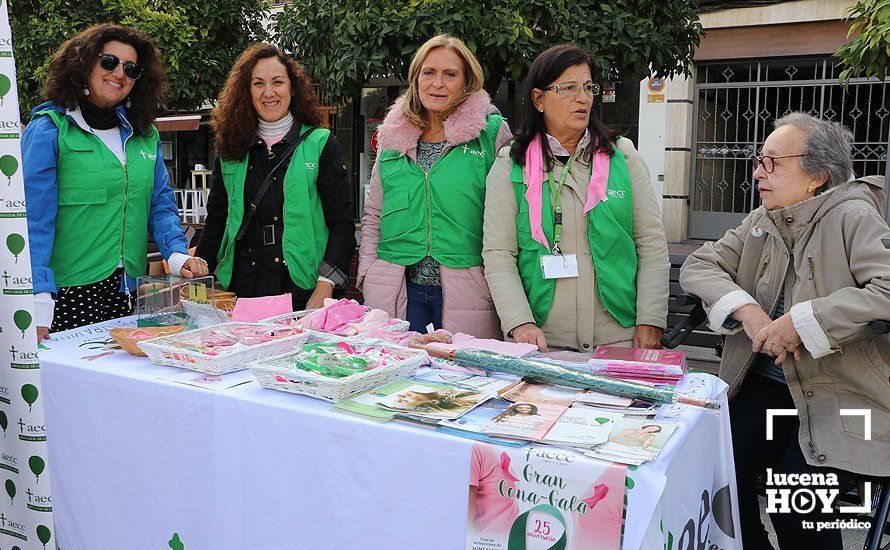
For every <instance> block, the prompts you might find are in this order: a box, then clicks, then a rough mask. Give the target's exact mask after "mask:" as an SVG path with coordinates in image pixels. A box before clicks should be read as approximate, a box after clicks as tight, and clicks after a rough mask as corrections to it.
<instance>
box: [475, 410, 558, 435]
mask: <svg viewBox="0 0 890 550" xmlns="http://www.w3.org/2000/svg"><path fill="white" fill-rule="evenodd" d="M566 410H568V407H566V406H565V405H554V404H547V403H527V402H519V403H513V404H512V405H510V406H509V407H507V408H506V409H505V410H504V412H502V413H501V414H499V415H498V416H496V417H494V418H493V419H491V421H489V422H488V423H487V424H486V425H485V427H484V428H483V431H484V432H485V433H486V434H488V435H496V436H501V437H508V438H514V439H527V440H529V441H540V440H541V439H543V438H544V436H545V435H547V432H548V431H549V430H550V428H551V427H553V425H554V424H555V423H556V420H557V419H558V418H559V417H560V415H562V413H564V412H565V411H566Z"/></svg>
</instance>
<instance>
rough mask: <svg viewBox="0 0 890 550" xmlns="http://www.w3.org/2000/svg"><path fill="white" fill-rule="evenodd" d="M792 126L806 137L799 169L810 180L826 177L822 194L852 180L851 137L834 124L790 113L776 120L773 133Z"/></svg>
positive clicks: (801, 114) (850, 134) (843, 127)
mask: <svg viewBox="0 0 890 550" xmlns="http://www.w3.org/2000/svg"><path fill="white" fill-rule="evenodd" d="M785 125H791V126H794V127H795V128H797V129H799V130H801V131H803V133H804V134H806V138H804V142H803V150H802V151H800V154H802V155H806V156H804V157H801V158H800V167H801V168H802V169H803V171H804V173H805V174H806V175H808V176H810V177H812V178H821V177H825V178H826V180H825V184H824V185H822V186H820V187H819V189H818V190H817V191H816V193H817V194H818V193H821V192H822V191H826V190H828V189H831V188H832V187H836V186H838V185H841V184H842V183H846V182H847V181H849V180H850V179H851V178H852V177H853V157H852V148H853V133H852V132H850V130H849V129H848V128H847V127H846V126H843V125H841V124H838V123H837V122H830V121H827V120H820V119H818V118H816V117H814V116H812V115H809V114H807V113H801V112H796V113H789V114H787V115H785V116H783V117H782V118H779V119H776V121H775V123H774V126H775V128H776V129H779V128H781V127H782V126H785Z"/></svg>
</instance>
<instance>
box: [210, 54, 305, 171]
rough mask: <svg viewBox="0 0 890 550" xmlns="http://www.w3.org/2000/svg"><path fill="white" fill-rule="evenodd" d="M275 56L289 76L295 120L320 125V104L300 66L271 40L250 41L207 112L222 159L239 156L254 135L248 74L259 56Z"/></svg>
mask: <svg viewBox="0 0 890 550" xmlns="http://www.w3.org/2000/svg"><path fill="white" fill-rule="evenodd" d="M270 57H275V58H277V59H278V61H280V62H281V64H282V65H284V67H285V68H286V69H287V74H288V76H289V77H290V88H291V101H290V112H291V114H292V115H293V116H294V119H295V120H296V122H299V123H302V124H307V125H309V126H316V127H319V126H322V125H323V118H322V116H321V109H320V107H321V105H320V102H319V100H318V96H317V95H316V94H315V91H314V90H313V89H312V81H311V80H310V79H309V77H308V76H306V73H305V72H304V71H303V67H301V66H300V64H299V63H297V62H296V61H294V60H293V59H291V57H290V56H288V55H287V54H286V53H284V52H283V51H281V50H279V49H278V48H276V47H275V46H272V45H271V44H263V43H260V44H254V45H253V46H250V47H249V48H247V49H246V50H244V53H242V54H241V55H240V56H239V57H238V59H237V60H236V61H235V65H234V66H233V67H232V70H231V72H229V76H228V78H226V84H225V86H224V87H223V89H222V91H221V92H220V93H219V104H218V105H217V107H216V108H215V109H213V111H212V112H211V113H210V127H211V128H212V129H213V132H214V134H215V135H216V153H217V154H218V155H219V156H221V157H222V158H224V159H228V160H241V159H242V158H244V155H245V154H246V153H247V148H248V147H250V144H251V142H252V141H253V139H254V136H255V135H256V131H257V126H258V124H259V115H258V114H257V112H256V109H254V108H253V101H252V98H251V95H250V78H251V73H252V72H253V68H254V67H255V66H256V64H257V63H258V62H259V61H260V60H261V59H267V58H270Z"/></svg>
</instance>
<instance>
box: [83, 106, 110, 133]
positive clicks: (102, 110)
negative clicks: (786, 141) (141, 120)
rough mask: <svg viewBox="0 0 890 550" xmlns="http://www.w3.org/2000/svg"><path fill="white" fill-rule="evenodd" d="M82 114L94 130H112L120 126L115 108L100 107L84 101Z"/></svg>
mask: <svg viewBox="0 0 890 550" xmlns="http://www.w3.org/2000/svg"><path fill="white" fill-rule="evenodd" d="M80 112H81V113H83V119H84V120H85V121H86V123H87V124H89V125H90V128H93V129H94V130H111V129H112V128H114V127H115V126H117V125H118V124H120V121H119V120H118V118H117V111H116V110H115V107H98V106H96V105H94V104H93V103H91V102H90V101H89V100H84V101H81V102H80Z"/></svg>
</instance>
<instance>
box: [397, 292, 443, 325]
mask: <svg viewBox="0 0 890 550" xmlns="http://www.w3.org/2000/svg"><path fill="white" fill-rule="evenodd" d="M406 283H407V285H408V318H407V319H405V320H406V321H408V322H409V323H411V330H413V331H415V332H420V333H424V332H426V326H427V325H428V324H430V323H432V324H433V326H434V327H435V328H442V287H441V286H423V285H419V284H417V283H412V282H407V281H406Z"/></svg>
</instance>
